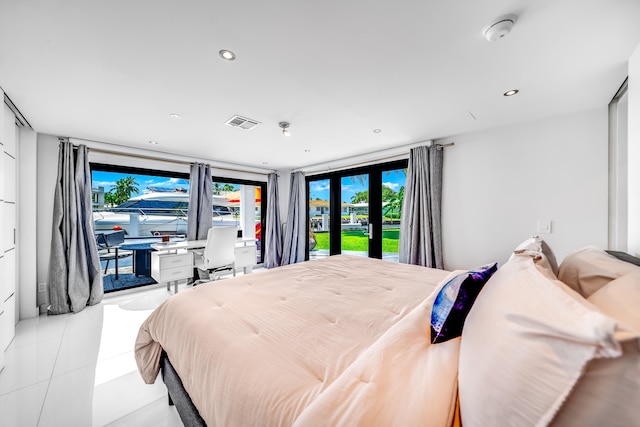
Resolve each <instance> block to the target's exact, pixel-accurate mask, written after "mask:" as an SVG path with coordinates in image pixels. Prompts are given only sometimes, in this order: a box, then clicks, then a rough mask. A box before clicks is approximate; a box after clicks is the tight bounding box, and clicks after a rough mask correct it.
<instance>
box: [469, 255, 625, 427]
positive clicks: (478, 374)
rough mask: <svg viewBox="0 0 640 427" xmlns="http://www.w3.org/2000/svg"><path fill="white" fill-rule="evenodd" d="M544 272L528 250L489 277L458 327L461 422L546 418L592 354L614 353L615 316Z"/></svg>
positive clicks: (497, 422) (541, 422)
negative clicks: (598, 307) (603, 312)
mask: <svg viewBox="0 0 640 427" xmlns="http://www.w3.org/2000/svg"><path fill="white" fill-rule="evenodd" d="M563 288H566V287H564V286H563V285H562V283H560V282H558V281H557V280H553V279H552V278H550V277H549V276H548V275H547V274H546V273H542V272H541V270H540V269H539V267H538V266H537V265H536V264H535V263H534V257H532V256H531V254H530V253H529V252H524V253H521V254H517V255H514V256H513V257H512V259H510V260H509V262H507V263H506V264H505V265H504V266H502V267H501V268H500V269H498V271H497V272H496V273H495V274H494V275H493V277H492V278H491V279H490V280H489V282H487V284H486V285H485V287H484V288H483V290H482V292H481V293H480V295H479V296H478V299H477V300H476V302H475V304H474V306H473V308H472V309H471V312H470V313H469V316H468V317H467V320H466V322H465V326H464V329H463V331H462V343H461V348H460V366H459V369H460V370H459V382H458V384H459V394H460V408H461V415H462V424H463V425H464V426H465V427H474V426H488V427H489V426H490V427H495V426H520V425H521V426H525V425H526V426H532V425H547V424H548V423H549V422H550V421H551V420H552V418H553V416H554V415H555V413H556V412H557V411H558V409H559V408H560V406H561V405H562V402H563V401H564V400H565V398H566V397H567V396H568V395H569V393H570V392H571V390H572V388H573V386H574V385H575V383H576V381H578V379H579V378H580V375H581V373H582V371H583V369H584V367H585V365H586V364H587V363H588V362H589V361H590V360H591V359H593V358H595V357H616V356H619V355H620V354H621V350H620V345H619V343H618V342H617V341H615V339H614V332H615V328H616V322H615V321H614V320H613V319H610V318H609V317H607V316H605V315H604V314H602V313H600V312H598V311H597V310H595V309H591V308H590V307H589V306H588V305H585V304H582V303H581V302H580V300H578V298H579V296H578V295H573V296H572V295H570V294H569V293H567V292H566V291H565V289H563Z"/></svg>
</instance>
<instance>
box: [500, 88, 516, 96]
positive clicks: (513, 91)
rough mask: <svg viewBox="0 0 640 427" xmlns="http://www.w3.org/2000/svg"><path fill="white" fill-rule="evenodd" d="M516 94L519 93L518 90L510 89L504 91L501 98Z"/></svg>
mask: <svg viewBox="0 0 640 427" xmlns="http://www.w3.org/2000/svg"><path fill="white" fill-rule="evenodd" d="M518 92H520V91H519V90H518V89H511V90H508V91H506V92H505V93H503V94H502V95H503V96H513V95H516V94H517V93H518Z"/></svg>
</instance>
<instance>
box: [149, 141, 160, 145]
mask: <svg viewBox="0 0 640 427" xmlns="http://www.w3.org/2000/svg"><path fill="white" fill-rule="evenodd" d="M149 144H153V145H158V141H149Z"/></svg>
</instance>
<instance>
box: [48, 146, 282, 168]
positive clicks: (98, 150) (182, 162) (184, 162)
mask: <svg viewBox="0 0 640 427" xmlns="http://www.w3.org/2000/svg"><path fill="white" fill-rule="evenodd" d="M58 141H61V142H62V141H67V142H70V141H69V138H67V137H58ZM87 141H88V142H100V141H89V140H87ZM101 144H106V143H104V142H102V143H101ZM77 148H78V147H77V146H75V145H74V146H73V149H74V150H76V149H77ZM87 150H89V151H92V152H94V153H102V154H114V155H116V156H123V157H131V158H134V159H142V160H153V161H158V162H165V163H173V164H178V165H187V166H193V165H194V164H195V162H190V161H187V160H175V159H165V158H162V157H155V156H147V155H142V154H133V153H123V152H121V151H113V150H105V149H103V148H94V147H87ZM210 166H211V168H215V169H220V170H226V171H231V172H241V173H251V174H255V175H266V176H268V175H269V174H270V172H256V171H249V170H242V169H233V168H229V167H224V166H214V165H210Z"/></svg>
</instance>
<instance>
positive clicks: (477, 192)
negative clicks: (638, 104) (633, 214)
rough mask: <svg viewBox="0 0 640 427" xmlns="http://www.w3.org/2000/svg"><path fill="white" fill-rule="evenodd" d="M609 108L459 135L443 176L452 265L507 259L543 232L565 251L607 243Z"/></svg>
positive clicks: (447, 255)
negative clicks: (541, 224)
mask: <svg viewBox="0 0 640 427" xmlns="http://www.w3.org/2000/svg"><path fill="white" fill-rule="evenodd" d="M607 122H608V110H607V108H606V107H602V108H600V109H596V110H590V111H585V112H580V113H576V114H571V115H567V116H562V117H554V118H552V119H547V120H543V121H536V122H531V123H526V124H521V125H517V126H510V127H504V128H498V129H493V130H489V131H484V132H476V133H469V134H463V135H458V136H454V137H451V138H446V139H442V140H437V141H436V142H437V143H447V142H455V146H454V147H451V148H447V149H446V151H445V160H444V183H443V187H444V188H443V208H442V217H443V220H442V221H443V246H444V248H443V249H444V259H445V267H446V268H447V269H449V270H452V269H457V268H473V267H477V266H480V265H482V264H484V263H488V262H492V261H498V262H499V263H501V264H502V263H504V262H505V261H506V260H507V259H508V257H509V255H510V251H511V250H512V249H513V248H514V247H515V246H516V245H517V244H519V243H520V242H521V241H523V240H525V239H526V238H527V237H530V236H532V235H534V234H537V221H538V220H551V221H552V233H551V234H541V235H540V236H541V237H542V238H544V239H545V240H546V241H547V242H548V243H549V245H550V246H551V248H552V249H553V251H554V252H555V254H556V257H557V258H558V261H560V260H562V259H563V258H564V256H566V255H567V253H569V252H570V251H572V250H574V249H577V248H579V247H581V246H584V245H588V244H593V245H597V246H599V247H602V248H606V245H607V227H608V224H607V210H608V205H607V185H608V172H607V150H608V143H607V135H608V130H607V127H608V123H607Z"/></svg>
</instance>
